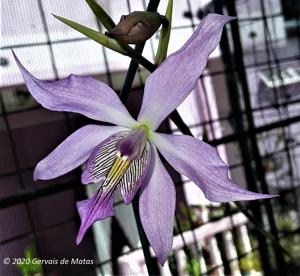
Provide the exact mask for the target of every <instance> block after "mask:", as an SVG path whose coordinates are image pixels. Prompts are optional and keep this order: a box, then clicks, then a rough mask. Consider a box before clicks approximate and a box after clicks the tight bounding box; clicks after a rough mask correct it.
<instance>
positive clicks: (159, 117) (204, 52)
mask: <svg viewBox="0 0 300 276" xmlns="http://www.w3.org/2000/svg"><path fill="white" fill-rule="evenodd" d="M232 19H233V17H228V16H223V15H218V14H209V15H208V16H206V17H205V18H204V19H203V20H202V22H201V24H200V25H199V26H198V28H197V29H196V31H195V32H194V34H193V35H192V36H191V37H190V39H189V40H188V41H187V42H186V43H185V44H184V45H183V46H182V47H181V49H180V50H178V51H177V52H175V53H174V54H172V55H170V56H169V57H168V58H167V59H166V60H165V62H163V63H162V64H161V65H160V66H159V67H158V68H157V69H156V70H155V72H154V73H152V74H151V75H150V76H149V77H148V79H147V81H146V86H145V92H144V98H143V103H142V107H141V111H140V114H139V116H138V121H146V122H148V123H150V124H151V126H152V128H153V129H154V130H155V129H157V127H158V126H159V125H160V123H161V122H162V121H163V120H164V119H165V118H166V117H167V116H168V115H169V114H170V113H171V112H172V111H173V110H174V109H175V108H176V107H177V106H178V105H179V104H180V103H182V102H183V100H184V99H185V98H186V97H187V96H188V94H189V93H190V92H191V91H192V90H193V89H194V88H195V86H196V82H197V80H198V78H199V77H200V75H201V73H202V71H203V69H204V68H205V66H206V63H207V59H208V56H209V55H210V54H211V52H212V51H213V50H214V49H215V48H216V47H217V45H218V43H219V41H220V38H221V34H222V30H223V26H224V25H225V24H226V23H227V22H229V21H230V20H232ZM161 99H163V100H161Z"/></svg>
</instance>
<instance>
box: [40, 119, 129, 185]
mask: <svg viewBox="0 0 300 276" xmlns="http://www.w3.org/2000/svg"><path fill="white" fill-rule="evenodd" d="M123 130H125V128H123V127H117V126H98V125H87V126H84V127H82V128H80V129H78V130H77V131H75V132H74V133H73V134H72V135H70V136H69V137H68V138H67V139H66V140H65V141H63V142H62V143H61V144H60V145H59V146H58V147H57V148H56V149H55V150H54V151H52V152H51V153H50V154H49V155H48V156H47V157H46V158H44V159H43V160H42V161H40V162H39V163H38V164H37V166H36V168H35V171H34V179H35V180H37V179H43V180H46V179H52V178H56V177H58V176H61V175H63V174H66V173H67V172H69V171H71V170H73V169H75V168H77V167H78V166H80V165H81V164H83V163H84V162H85V161H86V160H87V159H88V158H89V156H90V155H91V153H92V151H93V150H94V148H95V147H96V146H97V145H98V144H99V142H100V141H102V140H104V139H106V138H107V137H108V136H110V135H112V134H114V133H116V132H119V131H123Z"/></svg>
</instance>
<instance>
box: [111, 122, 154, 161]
mask: <svg viewBox="0 0 300 276" xmlns="http://www.w3.org/2000/svg"><path fill="white" fill-rule="evenodd" d="M149 132H150V130H149V128H148V127H147V126H146V125H143V124H140V125H138V126H136V127H134V128H133V129H132V130H131V131H130V132H129V134H128V135H127V136H126V137H124V138H123V139H120V141H119V142H118V143H117V145H116V149H117V154H118V155H120V156H121V157H122V158H128V159H130V160H136V159H138V158H140V156H141V154H142V152H143V150H144V148H145V145H146V143H147V141H148V139H149Z"/></svg>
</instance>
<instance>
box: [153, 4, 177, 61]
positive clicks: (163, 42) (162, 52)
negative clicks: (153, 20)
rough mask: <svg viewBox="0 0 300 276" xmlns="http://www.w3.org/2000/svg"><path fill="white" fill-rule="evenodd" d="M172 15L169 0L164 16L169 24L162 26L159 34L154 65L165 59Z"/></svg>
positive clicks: (171, 6)
mask: <svg viewBox="0 0 300 276" xmlns="http://www.w3.org/2000/svg"><path fill="white" fill-rule="evenodd" d="M172 14H173V0H169V2H168V6H167V9H166V15H165V16H166V18H167V20H168V22H169V24H167V25H163V26H162V29H161V32H160V37H159V44H158V48H157V53H156V57H155V63H156V64H157V65H159V64H161V63H162V62H163V61H164V60H165V59H166V57H167V53H168V46H169V40H170V34H171V26H172Z"/></svg>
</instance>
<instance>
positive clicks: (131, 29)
mask: <svg viewBox="0 0 300 276" xmlns="http://www.w3.org/2000/svg"><path fill="white" fill-rule="evenodd" d="M161 24H166V18H165V17H164V16H161V15H160V14H158V13H156V12H138V11H135V12H133V13H130V14H129V15H122V17H121V19H120V22H119V23H118V24H117V26H116V27H115V28H113V29H111V30H110V31H109V32H106V33H105V34H106V35H107V36H109V37H112V38H114V39H116V40H118V41H120V42H124V43H128V44H136V43H142V42H145V41H146V40H147V39H149V38H150V37H151V36H152V35H153V34H154V33H155V32H156V31H157V30H158V28H159V27H160V25H161Z"/></svg>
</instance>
